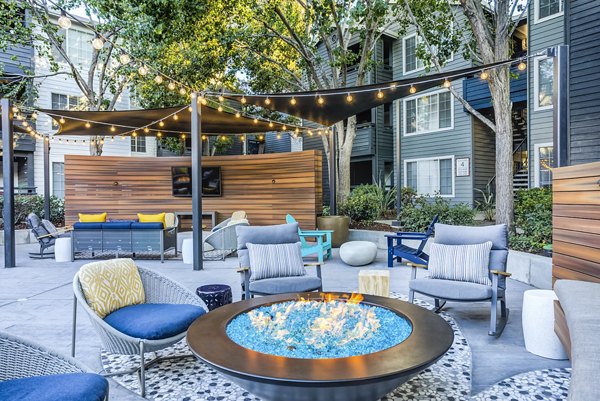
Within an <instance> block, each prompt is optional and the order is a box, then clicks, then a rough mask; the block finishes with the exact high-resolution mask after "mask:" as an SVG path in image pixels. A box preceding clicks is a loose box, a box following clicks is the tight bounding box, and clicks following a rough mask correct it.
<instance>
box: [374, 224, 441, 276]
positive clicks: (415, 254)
mask: <svg viewBox="0 0 600 401" xmlns="http://www.w3.org/2000/svg"><path fill="white" fill-rule="evenodd" d="M437 221H438V215H435V216H434V217H433V220H431V223H429V226H428V227H427V231H425V232H424V233H413V232H397V233H394V234H386V237H387V248H388V267H393V265H394V258H396V261H397V262H401V261H402V259H406V260H408V261H410V262H412V263H417V264H422V265H427V262H428V261H429V255H428V254H426V253H425V251H424V248H425V245H426V244H427V240H429V238H430V237H431V236H432V235H433V229H434V227H435V223H437ZM403 240H413V241H421V242H420V243H419V246H418V247H416V248H412V247H410V246H408V245H406V244H403V243H402V241H403Z"/></svg>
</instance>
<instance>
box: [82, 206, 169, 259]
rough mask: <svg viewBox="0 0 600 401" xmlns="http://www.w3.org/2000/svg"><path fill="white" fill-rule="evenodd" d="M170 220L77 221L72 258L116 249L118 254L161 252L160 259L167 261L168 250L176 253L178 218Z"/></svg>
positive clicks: (115, 251)
mask: <svg viewBox="0 0 600 401" xmlns="http://www.w3.org/2000/svg"><path fill="white" fill-rule="evenodd" d="M169 214H171V213H167V215H169ZM165 221H167V218H165ZM169 222H170V224H172V225H166V226H165V224H163V223H157V222H155V223H141V222H137V221H134V220H125V221H109V222H104V223H102V222H98V223H87V222H77V223H75V224H73V233H72V238H73V243H72V260H75V256H76V255H77V253H81V252H90V253H91V255H92V256H95V254H96V253H100V252H114V253H115V256H116V257H119V254H121V255H122V254H132V255H133V257H135V254H136V253H142V252H159V253H160V260H161V262H164V258H165V252H167V251H168V250H170V249H173V252H174V255H175V256H177V221H176V219H169Z"/></svg>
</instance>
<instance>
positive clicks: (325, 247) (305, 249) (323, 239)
mask: <svg viewBox="0 0 600 401" xmlns="http://www.w3.org/2000/svg"><path fill="white" fill-rule="evenodd" d="M285 222H286V223H288V224H290V223H297V221H296V219H295V218H294V217H293V216H292V215H291V214H288V215H287V216H285ZM331 234H333V230H301V229H300V228H298V235H299V236H300V243H301V244H302V257H305V256H308V255H312V254H315V253H316V254H317V257H318V259H319V262H321V263H322V262H323V255H325V258H326V259H331ZM306 238H315V239H316V240H317V242H316V243H315V242H308V241H307V240H306Z"/></svg>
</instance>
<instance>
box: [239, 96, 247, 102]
mask: <svg viewBox="0 0 600 401" xmlns="http://www.w3.org/2000/svg"><path fill="white" fill-rule="evenodd" d="M240 102H241V103H242V104H246V98H245V97H244V96H242V98H241V99H240Z"/></svg>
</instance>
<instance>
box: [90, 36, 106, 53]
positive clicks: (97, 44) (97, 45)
mask: <svg viewBox="0 0 600 401" xmlns="http://www.w3.org/2000/svg"><path fill="white" fill-rule="evenodd" d="M92 47H93V48H94V49H96V50H101V49H102V48H103V47H104V40H102V38H101V37H99V36H98V37H96V38H94V40H92Z"/></svg>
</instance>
